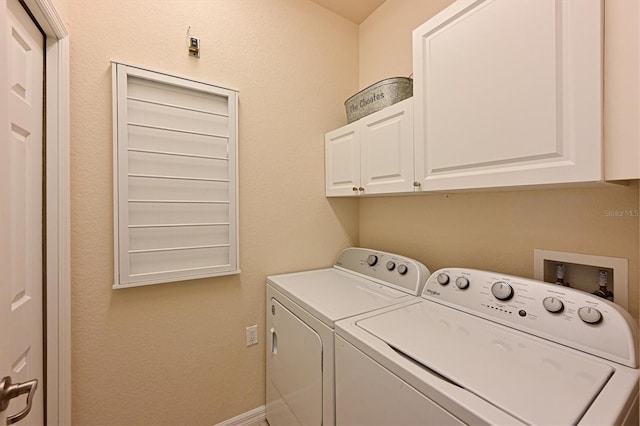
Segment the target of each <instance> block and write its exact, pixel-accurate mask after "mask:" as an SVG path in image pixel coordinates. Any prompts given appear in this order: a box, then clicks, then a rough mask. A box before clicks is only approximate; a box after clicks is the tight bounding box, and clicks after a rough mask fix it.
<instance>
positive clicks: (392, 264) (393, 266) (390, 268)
mask: <svg viewBox="0 0 640 426" xmlns="http://www.w3.org/2000/svg"><path fill="white" fill-rule="evenodd" d="M394 269H396V264H395V262H393V261H392V260H390V261H388V262H387V271H393V270H394Z"/></svg>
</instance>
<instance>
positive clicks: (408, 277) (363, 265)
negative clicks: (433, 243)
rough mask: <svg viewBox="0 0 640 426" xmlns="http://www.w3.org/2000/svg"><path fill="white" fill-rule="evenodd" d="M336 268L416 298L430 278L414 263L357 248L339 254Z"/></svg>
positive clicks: (376, 251)
mask: <svg viewBox="0 0 640 426" xmlns="http://www.w3.org/2000/svg"><path fill="white" fill-rule="evenodd" d="M334 267H336V268H338V269H343V270H346V271H349V272H354V273H356V274H358V275H362V276H363V277H366V278H368V279H371V280H373V281H376V282H379V283H381V284H384V285H386V286H389V287H393V288H396V289H398V290H402V291H404V292H405V293H409V294H412V295H414V296H419V295H420V294H421V293H422V289H423V288H424V284H425V282H426V281H427V278H429V270H428V269H427V267H426V266H424V265H423V264H422V263H420V262H418V261H417V260H415V259H411V258H409V257H404V256H400V255H399V254H393V253H387V252H384V251H378V250H371V249H366V248H358V247H350V248H348V249H345V250H344V251H343V252H342V253H340V256H338V259H337V260H336V263H335V264H334Z"/></svg>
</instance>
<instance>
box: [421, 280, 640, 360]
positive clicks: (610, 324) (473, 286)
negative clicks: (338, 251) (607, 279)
mask: <svg viewBox="0 0 640 426" xmlns="http://www.w3.org/2000/svg"><path fill="white" fill-rule="evenodd" d="M422 296H423V298H425V299H427V300H431V301H434V302H438V303H441V304H444V305H447V306H450V307H452V308H455V309H458V310H461V311H465V312H467V313H470V314H473V315H476V316H479V317H482V318H484V319H487V320H491V321H494V322H498V323H501V324H503V325H507V326H509V327H512V328H516V329H518V330H521V331H524V332H527V333H530V334H533V335H536V336H538V337H542V338H545V339H548V340H552V341H554V342H557V343H560V344H563V345H567V346H570V347H573V348H575V349H579V350H582V351H585V352H588V353H591V354H593V355H597V356H601V357H603V358H606V359H609V360H612V361H615V362H619V363H621V364H624V365H627V366H630V367H633V368H637V366H638V360H637V354H636V339H637V335H638V333H637V325H636V322H635V320H634V319H633V318H632V317H631V316H630V315H629V313H628V312H627V311H625V310H624V309H622V308H620V307H619V306H617V305H615V304H613V303H611V302H609V301H608V300H605V299H602V298H600V297H597V296H595V295H592V294H589V293H585V292H582V291H580V290H575V289H572V288H569V287H563V286H558V285H555V284H550V283H546V282H542V281H536V280H532V279H528V278H522V277H515V276H510V275H504V274H500V273H497V272H489V271H479V270H474V269H463V268H445V269H441V270H438V271H436V272H435V273H433V274H432V275H431V276H430V277H429V279H428V280H427V283H426V284H425V287H424V291H423V293H422Z"/></svg>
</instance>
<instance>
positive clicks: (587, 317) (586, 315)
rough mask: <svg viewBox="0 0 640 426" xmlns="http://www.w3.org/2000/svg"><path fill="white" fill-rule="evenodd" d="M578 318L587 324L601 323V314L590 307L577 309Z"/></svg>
mask: <svg viewBox="0 0 640 426" xmlns="http://www.w3.org/2000/svg"><path fill="white" fill-rule="evenodd" d="M578 316H579V317H580V319H581V320H582V321H584V322H586V323H587V324H598V323H599V322H601V321H602V314H601V313H600V311H599V310H597V309H596V308H592V307H591V306H583V307H582V308H580V309H578Z"/></svg>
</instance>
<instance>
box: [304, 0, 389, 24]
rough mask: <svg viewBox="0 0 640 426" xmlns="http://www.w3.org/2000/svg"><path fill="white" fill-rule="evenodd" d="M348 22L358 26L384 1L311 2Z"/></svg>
mask: <svg viewBox="0 0 640 426" xmlns="http://www.w3.org/2000/svg"><path fill="white" fill-rule="evenodd" d="M311 1H312V2H314V3H316V4H319V5H320V6H322V7H324V8H325V9H329V10H331V11H333V12H335V13H337V14H338V15H340V16H343V17H345V18H347V19H348V20H350V21H353V22H355V23H356V24H360V23H361V22H362V21H364V20H365V19H366V18H367V16H369V15H371V13H372V12H373V11H374V10H376V9H377V8H378V7H379V6H380V5H381V4H382V3H384V2H385V0H311Z"/></svg>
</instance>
